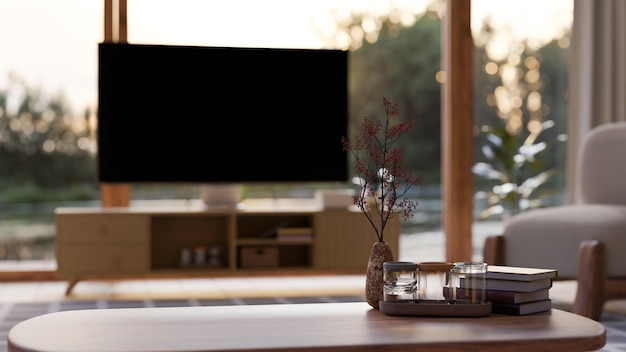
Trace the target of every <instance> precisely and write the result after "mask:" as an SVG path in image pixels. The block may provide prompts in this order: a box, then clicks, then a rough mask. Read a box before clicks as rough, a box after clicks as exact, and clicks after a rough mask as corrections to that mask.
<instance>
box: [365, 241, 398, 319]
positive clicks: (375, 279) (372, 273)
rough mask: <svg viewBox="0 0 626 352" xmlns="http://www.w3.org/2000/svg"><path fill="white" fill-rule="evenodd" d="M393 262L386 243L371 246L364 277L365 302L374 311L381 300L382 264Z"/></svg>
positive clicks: (382, 283)
mask: <svg viewBox="0 0 626 352" xmlns="http://www.w3.org/2000/svg"><path fill="white" fill-rule="evenodd" d="M390 261H393V252H392V251H391V247H389V244H388V243H387V242H381V241H378V242H376V243H374V245H373V246H372V251H371V252H370V257H369V261H368V262H367V274H366V275H365V300H366V301H367V303H368V304H369V305H370V306H372V308H374V309H378V302H380V301H382V300H383V286H384V281H383V263H384V262H390Z"/></svg>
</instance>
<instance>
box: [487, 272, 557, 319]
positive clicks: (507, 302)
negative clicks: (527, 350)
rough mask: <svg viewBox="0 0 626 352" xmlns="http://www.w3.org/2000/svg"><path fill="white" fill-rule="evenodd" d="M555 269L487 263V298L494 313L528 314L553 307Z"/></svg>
mask: <svg viewBox="0 0 626 352" xmlns="http://www.w3.org/2000/svg"><path fill="white" fill-rule="evenodd" d="M556 277H557V270H555V269H541V268H526V267H515V266H500V265H489V266H487V276H486V279H485V289H486V290H485V299H486V300H487V301H489V302H491V307H492V308H491V311H492V312H493V313H499V314H508V315H527V314H532V313H538V312H545V311H549V310H550V309H552V300H551V299H550V288H551V287H552V280H553V279H554V278H556Z"/></svg>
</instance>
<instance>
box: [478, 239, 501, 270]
mask: <svg viewBox="0 0 626 352" xmlns="http://www.w3.org/2000/svg"><path fill="white" fill-rule="evenodd" d="M483 261H484V262H485V263H487V264H491V265H504V264H505V263H504V236H502V235H492V236H487V238H485V246H484V247H483Z"/></svg>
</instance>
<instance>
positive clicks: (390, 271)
mask: <svg viewBox="0 0 626 352" xmlns="http://www.w3.org/2000/svg"><path fill="white" fill-rule="evenodd" d="M383 270H384V273H383V280H384V282H385V285H384V296H383V297H384V298H383V300H384V301H385V302H412V301H415V299H416V298H417V297H416V293H417V272H416V270H417V264H416V263H412V262H384V263H383Z"/></svg>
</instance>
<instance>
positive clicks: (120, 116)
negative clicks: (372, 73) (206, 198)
mask: <svg viewBox="0 0 626 352" xmlns="http://www.w3.org/2000/svg"><path fill="white" fill-rule="evenodd" d="M98 50H99V60H98V61H99V62H98V91H99V95H98V115H97V118H98V119H97V120H98V128H97V145H98V153H97V159H98V163H97V167H98V173H97V174H98V180H99V181H100V182H106V183H200V184H207V183H209V184H214V183H291V182H297V183H310V182H346V181H347V180H348V155H347V154H348V153H346V152H344V151H343V150H342V148H341V136H344V135H347V129H348V127H347V126H348V67H347V65H348V52H346V51H342V50H332V49H319V50H318V49H287V48H283V49H279V48H238V47H199V46H176V45H148V44H127V43H100V44H99V48H98Z"/></svg>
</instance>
